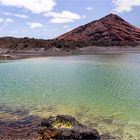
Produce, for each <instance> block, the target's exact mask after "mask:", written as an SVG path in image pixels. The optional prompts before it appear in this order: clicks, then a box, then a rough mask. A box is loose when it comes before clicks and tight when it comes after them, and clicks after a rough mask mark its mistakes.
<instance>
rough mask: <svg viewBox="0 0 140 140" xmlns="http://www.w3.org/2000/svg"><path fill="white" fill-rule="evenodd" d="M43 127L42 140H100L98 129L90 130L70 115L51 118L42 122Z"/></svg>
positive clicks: (40, 133) (40, 134) (41, 131)
mask: <svg viewBox="0 0 140 140" xmlns="http://www.w3.org/2000/svg"><path fill="white" fill-rule="evenodd" d="M41 126H42V127H43V128H42V129H41V130H40V131H39V137H40V139H41V140H49V139H71V140H74V139H90V140H100V135H99V133H98V131H97V130H96V129H93V128H88V127H87V126H85V125H82V124H80V123H79V122H78V121H77V120H76V119H75V118H74V117H72V116H69V115H58V116H56V117H49V118H48V119H44V120H43V121H42V122H41Z"/></svg>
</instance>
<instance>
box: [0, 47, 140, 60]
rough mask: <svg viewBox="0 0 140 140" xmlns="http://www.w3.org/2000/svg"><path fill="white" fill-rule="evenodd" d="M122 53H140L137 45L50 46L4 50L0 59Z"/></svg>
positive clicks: (0, 54)
mask: <svg viewBox="0 0 140 140" xmlns="http://www.w3.org/2000/svg"><path fill="white" fill-rule="evenodd" d="M124 53H140V46H137V47H131V46H128V47H95V46H89V47H83V48H77V49H59V48H51V49H47V50H45V51H44V49H43V48H42V49H38V50H35V49H31V50H22V51H11V52H10V51H6V52H4V53H0V60H15V59H24V58H34V57H47V56H68V55H88V54H89V55H92V54H106V55H108V54H124Z"/></svg>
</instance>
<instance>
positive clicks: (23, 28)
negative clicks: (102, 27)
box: [0, 0, 140, 39]
mask: <svg viewBox="0 0 140 140" xmlns="http://www.w3.org/2000/svg"><path fill="white" fill-rule="evenodd" d="M111 12H113V13H115V14H118V15H119V16H121V17H122V18H124V19H125V20H127V21H128V22H130V23H131V24H133V25H135V26H137V27H139V28H140V14H139V13H140V0H0V36H1V37H2V36H14V37H25V36H28V37H34V38H44V39H48V38H54V37H56V36H58V35H61V34H63V33H65V32H67V31H69V30H72V29H73V28H75V27H78V26H80V25H83V24H86V23H88V22H90V21H93V20H96V19H100V18H101V17H103V16H105V15H107V14H109V13H111Z"/></svg>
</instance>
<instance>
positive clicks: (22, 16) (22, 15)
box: [14, 14, 28, 19]
mask: <svg viewBox="0 0 140 140" xmlns="http://www.w3.org/2000/svg"><path fill="white" fill-rule="evenodd" d="M14 16H15V17H19V18H24V19H28V16H27V15H25V14H14Z"/></svg>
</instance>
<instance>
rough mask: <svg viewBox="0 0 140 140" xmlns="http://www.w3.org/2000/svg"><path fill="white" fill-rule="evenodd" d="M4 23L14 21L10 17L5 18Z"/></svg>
mask: <svg viewBox="0 0 140 140" xmlns="http://www.w3.org/2000/svg"><path fill="white" fill-rule="evenodd" d="M5 23H14V20H13V19H11V18H6V19H5Z"/></svg>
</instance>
